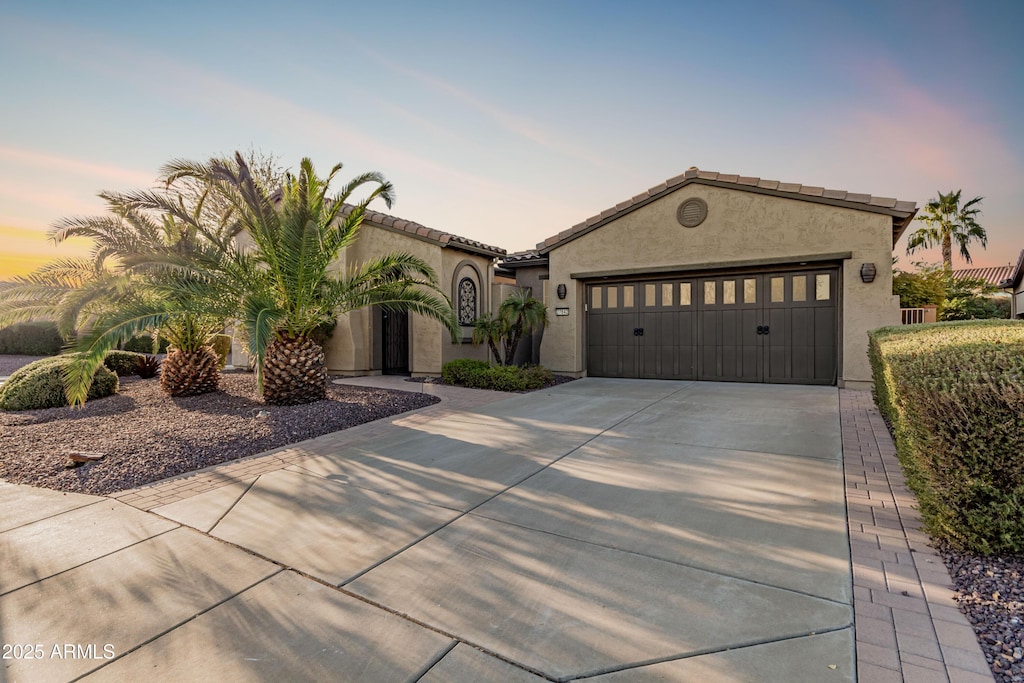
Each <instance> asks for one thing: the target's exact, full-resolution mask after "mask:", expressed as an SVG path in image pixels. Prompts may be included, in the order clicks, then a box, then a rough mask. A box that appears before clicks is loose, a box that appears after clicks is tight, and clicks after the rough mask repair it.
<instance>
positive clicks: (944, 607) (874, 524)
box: [111, 377, 993, 683]
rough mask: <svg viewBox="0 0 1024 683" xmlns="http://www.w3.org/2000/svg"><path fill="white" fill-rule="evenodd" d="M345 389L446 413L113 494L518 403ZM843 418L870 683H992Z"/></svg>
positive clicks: (949, 597) (905, 497) (267, 464)
mask: <svg viewBox="0 0 1024 683" xmlns="http://www.w3.org/2000/svg"><path fill="white" fill-rule="evenodd" d="M344 381H345V383H349V384H355V385H362V386H374V387H385V388H391V389H403V390H406V391H409V390H417V391H424V392H427V393H431V394H435V395H437V396H439V397H441V399H442V401H441V403H437V404H435V405H432V406H428V407H426V408H421V409H420V410H417V411H414V412H412V413H405V414H403V415H397V416H394V417H391V418H386V419H383V420H378V421H376V422H370V423H367V424H364V425H360V426H358V427H353V428H351V429H346V430H344V431H341V432H334V433H332V434H325V435H324V436H320V437H317V438H315V439H310V440H309V441H304V442H302V443H299V444H293V445H291V446H285V447H282V448H278V449H275V450H272V451H268V452H266V453H260V454H257V455H253V456H251V457H248V458H242V459H241V460H236V461H234V462H231V463H227V464H224V465H217V466H214V467H210V468H207V469H205V470H200V471H197V472H192V473H189V474H186V475H182V476H179V477H175V478H173V479H168V480H165V481H161V482H156V483H154V484H149V485H147V486H143V487H140V488H137V489H131V490H128V491H122V492H120V493H116V494H112V495H111V497H112V498H116V499H117V500H120V501H122V502H124V503H128V504H130V505H133V506H134V507H137V508H141V509H143V510H150V509H152V508H155V507H159V506H161V505H166V504H168V503H173V502H176V501H179V500H184V499H185V498H189V497H191V496H194V495H198V494H200V493H203V492H205V491H209V490H212V489H215V488H219V487H221V486H226V485H228V484H231V483H234V482H237V481H249V480H252V479H255V478H256V477H257V476H259V475H260V474H264V473H267V472H272V471H275V470H279V469H282V468H284V467H288V466H289V465H291V464H293V463H295V462H298V461H300V460H302V459H304V458H307V457H310V456H312V455H316V454H318V453H322V452H325V451H333V452H336V451H337V450H338V449H341V448H345V447H349V446H355V445H358V444H360V443H365V442H367V441H371V440H373V439H376V438H379V437H380V436H382V435H383V434H385V433H387V431H388V430H389V429H391V428H392V425H397V426H403V425H413V424H421V423H422V422H424V421H427V420H432V419H436V418H438V417H443V416H445V415H448V414H451V413H453V412H457V411H459V410H463V409H466V408H470V407H476V406H480V405H484V404H486V403H491V402H493V401H498V400H501V399H504V398H507V397H508V394H504V393H501V392H494V391H481V390H476V389H463V388H460V387H449V386H444V385H438V384H420V385H416V384H409V383H406V382H403V381H402V380H401V378H395V377H360V378H353V379H347V380H344ZM839 401H840V418H841V422H842V435H843V460H844V464H845V469H846V501H847V509H848V512H849V524H850V550H851V557H852V564H853V584H854V588H853V590H854V612H855V620H856V633H857V671H858V680H859V681H860V682H861V683H888V682H889V681H894V682H902V683H916V682H918V681H921V682H927V683H935V682H941V681H948V682H949V683H975V682H977V683H992V681H993V677H992V674H991V673H990V671H989V669H988V665H987V663H986V661H985V658H984V655H982V653H981V648H980V647H979V646H978V642H977V639H976V636H975V634H974V630H973V629H972V628H971V626H970V624H968V623H967V619H966V618H965V617H964V615H963V614H962V613H961V612H960V610H959V609H958V608H957V606H956V603H955V602H954V601H953V591H952V581H951V579H950V577H949V573H948V572H947V571H946V567H945V565H944V564H943V562H942V559H941V558H940V557H939V556H938V555H937V554H936V553H935V551H934V550H933V549H932V548H931V546H929V545H928V541H929V538H928V536H927V535H926V534H924V533H923V532H921V531H920V524H921V518H920V515H919V514H918V512H917V510H916V508H915V505H916V501H915V499H914V496H913V494H912V493H910V491H908V490H907V488H906V482H905V480H904V478H903V474H902V472H901V471H900V467H899V463H898V462H897V460H896V448H895V446H894V445H893V442H892V439H891V437H890V436H889V431H888V429H887V428H886V426H885V423H884V421H883V420H882V417H881V415H880V414H879V412H878V409H877V408H876V407H875V405H874V403H873V401H872V399H871V393H870V392H867V391H854V390H848V389H841V390H840V392H839Z"/></svg>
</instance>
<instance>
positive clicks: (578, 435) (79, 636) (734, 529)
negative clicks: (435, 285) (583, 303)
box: [0, 379, 854, 682]
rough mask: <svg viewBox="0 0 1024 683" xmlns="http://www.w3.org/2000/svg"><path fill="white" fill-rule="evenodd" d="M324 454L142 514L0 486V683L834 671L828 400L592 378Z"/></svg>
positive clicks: (845, 586) (833, 460)
mask: <svg viewBox="0 0 1024 683" xmlns="http://www.w3.org/2000/svg"><path fill="white" fill-rule="evenodd" d="M414 417H415V416H414ZM321 451H323V452H320V453H314V454H312V455H311V456H310V457H307V458H305V459H304V460H302V461H301V462H299V463H298V464H296V465H292V466H289V467H287V468H284V469H280V470H278V471H275V472H270V473H268V474H262V475H260V476H259V477H256V478H249V479H244V478H243V479H240V480H238V481H237V482H234V483H231V484H229V485H227V486H223V487H221V488H217V489H215V490H212V491H209V492H207V493H203V494H200V495H198V496H194V497H191V498H188V499H186V500H184V501H181V502H178V503H173V504H171V505H166V506H164V507H159V508H156V509H155V510H153V511H152V512H151V513H146V512H142V511H139V510H136V509H134V508H131V507H129V506H127V505H124V504H122V503H118V502H116V501H112V500H109V499H103V498H94V497H89V496H76V495H62V494H56V493H53V492H47V491H42V490H36V489H27V488H26V487H16V486H12V485H8V484H0V505H2V509H3V510H4V514H3V519H2V524H0V553H2V554H0V569H2V572H0V633H2V635H3V638H2V640H3V642H4V643H22V644H36V643H38V644H40V645H41V646H42V648H41V651H42V652H43V654H44V655H45V656H43V657H39V658H35V659H27V658H25V657H24V656H22V657H21V658H19V659H16V660H7V661H4V662H3V664H4V665H5V667H6V668H5V669H4V671H6V674H7V676H8V677H9V678H10V679H11V680H60V679H70V678H74V677H76V676H80V675H83V674H89V673H90V672H92V673H91V675H89V676H88V680H94V679H96V680H111V681H129V680H138V679H139V678H140V677H142V676H151V677H154V678H155V679H158V680H192V679H195V678H196V677H200V676H201V677H202V678H204V679H207V680H267V681H270V680H353V681H367V680H370V681H391V680H395V681H407V680H421V681H474V682H475V681H540V680H544V679H548V680H572V679H579V678H586V679H587V680H595V681H620V680H621V681H643V680H715V681H763V680H786V681H830V680H835V681H852V680H854V633H853V626H852V621H853V614H852V608H851V603H852V587H851V576H850V558H849V538H848V533H847V521H846V509H845V503H844V495H843V469H842V447H841V441H840V426H839V413H838V392H837V390H836V389H835V388H828V387H798V386H777V385H775V386H765V385H748V384H743V385H739V384H711V383H696V382H665V381H642V380H608V379H586V380H580V381H577V382H572V383H569V384H566V385H562V386H559V387H557V388H554V389H551V390H546V391H542V392H536V393H532V394H526V395H520V396H515V397H512V398H509V399H506V400H502V401H498V402H495V403H491V404H488V405H485V406H482V407H478V408H470V409H466V410H458V411H453V412H452V411H450V412H449V413H448V414H446V415H444V416H443V417H439V418H436V419H406V420H402V421H397V422H396V424H395V425H394V426H393V427H391V428H389V429H387V430H386V431H384V432H383V436H381V437H379V438H375V439H374V440H373V441H370V442H366V443H364V444H363V445H362V446H360V447H349V448H343V449H321ZM154 513H155V514H154ZM247 551H248V552H247ZM69 643H70V644H72V645H75V644H80V645H83V646H88V645H92V646H93V647H92V649H91V650H89V649H88V648H84V650H83V651H82V652H76V653H77V654H82V655H83V656H80V657H59V656H54V651H53V648H54V646H55V645H59V646H61V647H66V644H69ZM107 646H109V647H107ZM105 647H106V649H105ZM62 654H63V651H62ZM86 654H88V655H91V656H89V657H87V656H84V655H86Z"/></svg>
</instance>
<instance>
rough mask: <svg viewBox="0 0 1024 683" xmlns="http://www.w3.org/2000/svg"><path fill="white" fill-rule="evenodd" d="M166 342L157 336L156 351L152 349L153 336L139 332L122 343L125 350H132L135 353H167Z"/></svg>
mask: <svg viewBox="0 0 1024 683" xmlns="http://www.w3.org/2000/svg"><path fill="white" fill-rule="evenodd" d="M169 343H170V342H168V341H167V340H166V339H164V338H163V337H158V338H157V348H156V351H154V350H153V337H152V336H151V335H148V334H140V335H138V336H135V337H132V338H131V339H129V340H128V341H126V342H125V343H124V350H125V351H134V352H135V353H167V345H168V344H169Z"/></svg>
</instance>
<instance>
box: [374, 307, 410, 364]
mask: <svg viewBox="0 0 1024 683" xmlns="http://www.w3.org/2000/svg"><path fill="white" fill-rule="evenodd" d="M381 331H382V333H383V334H381V339H382V341H383V344H384V349H383V351H384V353H383V357H382V367H381V372H382V373H383V374H385V375H407V374H409V314H408V313H407V312H405V311H388V310H386V309H382V310H381Z"/></svg>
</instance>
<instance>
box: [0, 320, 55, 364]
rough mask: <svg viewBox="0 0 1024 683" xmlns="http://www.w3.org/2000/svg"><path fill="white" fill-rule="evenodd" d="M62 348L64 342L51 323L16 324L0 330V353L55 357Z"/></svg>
mask: <svg viewBox="0 0 1024 683" xmlns="http://www.w3.org/2000/svg"><path fill="white" fill-rule="evenodd" d="M62 346H64V340H63V339H62V338H61V336H60V334H58V333H57V326H56V325H54V324H53V323H49V322H29V323H17V324H16V325H11V326H10V327H5V328H3V329H0V353H11V354H15V353H16V354H24V355H26V356H56V355H57V354H58V353H60V349H61V347H62Z"/></svg>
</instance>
